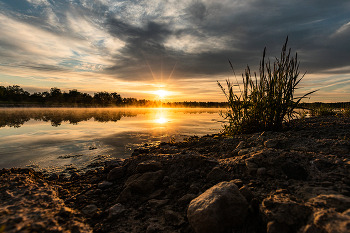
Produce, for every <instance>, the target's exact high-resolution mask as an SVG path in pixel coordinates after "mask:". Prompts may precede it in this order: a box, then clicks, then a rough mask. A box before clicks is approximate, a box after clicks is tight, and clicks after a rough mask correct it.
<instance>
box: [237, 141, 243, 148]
mask: <svg viewBox="0 0 350 233" xmlns="http://www.w3.org/2000/svg"><path fill="white" fill-rule="evenodd" d="M244 147H245V142H244V141H240V142H239V143H238V145H237V147H236V149H243V148H244Z"/></svg>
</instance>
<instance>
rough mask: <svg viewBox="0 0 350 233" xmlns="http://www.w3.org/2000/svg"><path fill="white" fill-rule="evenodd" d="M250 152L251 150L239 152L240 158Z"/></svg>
mask: <svg viewBox="0 0 350 233" xmlns="http://www.w3.org/2000/svg"><path fill="white" fill-rule="evenodd" d="M249 152H250V149H249V148H248V149H241V150H239V151H238V156H242V155H246V154H248V153H249Z"/></svg>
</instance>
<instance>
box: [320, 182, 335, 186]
mask: <svg viewBox="0 0 350 233" xmlns="http://www.w3.org/2000/svg"><path fill="white" fill-rule="evenodd" d="M321 185H322V187H330V186H333V185H334V183H333V182H330V181H323V182H322V183H321Z"/></svg>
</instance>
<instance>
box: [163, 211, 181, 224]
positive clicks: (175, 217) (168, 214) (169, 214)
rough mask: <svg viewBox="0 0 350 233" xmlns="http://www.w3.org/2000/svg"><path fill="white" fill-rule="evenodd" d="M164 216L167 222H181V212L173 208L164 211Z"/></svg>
mask: <svg viewBox="0 0 350 233" xmlns="http://www.w3.org/2000/svg"><path fill="white" fill-rule="evenodd" d="M164 218H165V221H166V222H167V223H171V224H176V223H178V222H179V218H180V217H179V214H178V213H176V212H174V211H172V210H165V211H164Z"/></svg>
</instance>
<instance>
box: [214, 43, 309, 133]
mask: <svg viewBox="0 0 350 233" xmlns="http://www.w3.org/2000/svg"><path fill="white" fill-rule="evenodd" d="M287 42H288V37H287V39H286V42H285V44H284V46H283V48H282V52H281V57H280V59H278V58H276V61H275V62H274V64H273V66H271V63H270V61H269V60H268V61H267V62H265V53H266V47H265V49H264V52H263V58H262V61H260V69H259V74H260V75H259V79H258V78H257V75H256V73H254V78H253V77H252V75H251V72H250V68H249V66H247V69H246V70H245V73H244V74H242V79H243V85H242V86H241V85H239V83H238V81H237V79H236V81H237V82H236V84H234V83H232V82H231V81H230V80H229V79H227V80H226V84H227V88H228V90H226V89H225V88H224V87H223V86H222V85H221V84H220V83H219V82H218V85H219V87H220V88H221V90H222V91H223V93H224V94H225V96H226V98H227V101H228V105H229V108H228V110H227V111H226V112H221V115H222V116H223V117H224V118H225V119H228V120H229V124H228V125H225V126H224V133H226V134H229V135H232V134H239V133H249V132H257V131H261V130H280V129H281V128H282V127H283V124H284V122H286V121H290V120H291V119H293V118H294V117H295V114H296V112H295V111H294V109H295V108H296V107H297V106H298V104H299V102H300V100H302V99H303V98H304V97H306V96H307V95H310V94H311V93H313V92H315V91H312V92H309V93H307V94H305V95H303V96H302V97H297V98H295V97H294V91H295V89H297V88H296V86H297V85H298V84H299V82H300V81H301V80H302V78H303V77H304V75H305V74H304V75H303V76H302V77H301V78H298V76H299V70H298V69H299V62H298V60H297V55H295V58H293V57H291V56H290V52H291V49H289V51H288V53H287V51H286V50H287V49H286V48H287ZM229 63H230V65H231V68H232V70H233V66H232V64H231V62H230V61H229ZM233 72H234V70H233ZM234 86H238V88H239V95H236V94H235V93H234V91H233V87H234Z"/></svg>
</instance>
